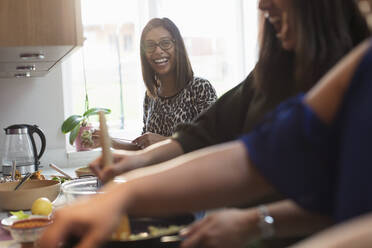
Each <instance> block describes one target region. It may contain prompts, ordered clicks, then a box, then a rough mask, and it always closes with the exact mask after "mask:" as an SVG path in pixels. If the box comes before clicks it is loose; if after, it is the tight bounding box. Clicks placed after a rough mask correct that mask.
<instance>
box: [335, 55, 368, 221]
mask: <svg viewBox="0 0 372 248" xmlns="http://www.w3.org/2000/svg"><path fill="white" fill-rule="evenodd" d="M337 122H338V123H339V124H338V127H337V128H338V129H339V135H338V138H339V142H338V143H339V146H338V150H339V151H338V154H339V155H338V161H339V163H338V171H337V173H338V183H337V188H336V189H335V195H336V197H335V198H336V199H335V203H334V206H335V219H336V220H337V221H344V220H346V219H349V218H352V217H355V216H358V215H361V214H364V213H367V212H371V211H372V48H370V49H369V51H368V52H367V54H366V55H365V56H364V58H363V59H362V61H361V63H360V65H359V66H358V68H357V70H356V73H355V75H354V77H353V80H352V83H351V85H350V88H349V89H348V92H347V94H346V96H345V99H344V102H343V106H342V108H341V111H340V114H339V116H338V119H337Z"/></svg>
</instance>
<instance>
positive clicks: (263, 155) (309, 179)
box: [241, 95, 333, 214]
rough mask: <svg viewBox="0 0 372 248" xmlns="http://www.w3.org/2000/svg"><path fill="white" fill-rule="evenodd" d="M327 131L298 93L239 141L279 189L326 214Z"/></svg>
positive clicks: (328, 183) (328, 184)
mask: <svg viewBox="0 0 372 248" xmlns="http://www.w3.org/2000/svg"><path fill="white" fill-rule="evenodd" d="M329 133H330V129H329V127H328V126H326V125H325V124H324V123H322V122H321V121H320V120H319V119H318V118H317V117H316V115H315V114H314V113H313V111H312V110H311V109H310V108H309V107H308V106H307V105H305V104H304V103H303V96H302V95H299V96H297V97H294V98H292V99H290V100H288V101H286V102H284V103H282V104H281V105H279V106H278V108H277V109H276V110H275V111H274V112H272V113H270V114H269V115H267V116H266V119H265V121H264V122H263V123H262V124H261V125H260V126H258V127H257V128H256V129H255V130H254V131H253V132H251V133H250V134H247V135H245V136H243V137H241V140H242V141H243V142H244V144H245V146H246V148H247V150H248V153H249V156H250V159H251V161H252V162H253V164H254V165H255V166H256V167H257V169H258V170H259V171H260V172H261V174H262V175H263V176H264V177H265V178H266V179H267V180H268V182H270V183H271V184H272V185H273V186H274V187H275V188H276V189H277V190H278V191H279V192H281V193H282V194H284V195H285V196H287V197H289V198H291V199H293V200H295V201H296V202H297V203H298V204H300V205H301V206H302V207H304V208H306V209H309V210H312V211H317V212H321V213H324V214H329V213H330V211H331V208H332V203H333V200H332V199H330V198H329V195H330V194H331V192H332V184H333V183H332V181H331V180H330V177H331V173H330V171H331V167H330V166H329V157H330V156H332V154H330V153H331V149H329V148H330V144H329Z"/></svg>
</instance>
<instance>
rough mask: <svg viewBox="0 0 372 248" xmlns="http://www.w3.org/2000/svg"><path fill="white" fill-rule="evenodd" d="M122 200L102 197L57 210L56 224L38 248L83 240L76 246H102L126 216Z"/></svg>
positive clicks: (42, 238)
mask: <svg viewBox="0 0 372 248" xmlns="http://www.w3.org/2000/svg"><path fill="white" fill-rule="evenodd" d="M120 198H121V197H117V194H99V195H97V196H95V197H93V198H89V199H83V200H80V201H79V202H77V203H75V204H73V205H69V206H67V207H64V208H62V209H59V210H57V211H56V212H55V214H54V216H53V224H52V225H50V227H48V228H47V229H46V230H45V232H44V233H43V235H42V236H41V238H40V240H39V241H38V242H37V243H38V247H41V248H54V247H61V244H63V243H66V242H69V241H70V242H71V238H74V239H78V240H79V244H77V246H76V247H79V248H94V247H98V246H99V244H101V243H102V242H104V241H105V240H106V239H108V238H109V237H110V236H111V234H112V233H113V231H114V230H115V227H116V226H117V225H118V224H119V220H120V219H121V218H120V216H121V215H122V211H121V209H122V205H121V204H120V203H121V199H120ZM74 247H75V246H74Z"/></svg>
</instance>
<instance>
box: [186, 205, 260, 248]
mask: <svg viewBox="0 0 372 248" xmlns="http://www.w3.org/2000/svg"><path fill="white" fill-rule="evenodd" d="M258 220H259V216H258V213H257V211H256V210H254V209H249V210H238V209H229V210H221V211H219V212H216V213H213V214H211V215H209V216H207V217H205V218H204V219H202V220H200V221H198V222H196V223H195V224H193V225H192V226H190V227H189V228H187V231H186V232H185V233H184V234H183V236H185V237H186V240H185V241H183V242H182V244H181V248H191V247H203V248H226V247H231V248H239V247H244V246H245V245H246V244H247V243H248V242H249V241H251V240H253V239H254V238H258V237H259V234H260V232H259V229H258V226H257V223H258Z"/></svg>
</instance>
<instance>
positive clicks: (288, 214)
mask: <svg viewBox="0 0 372 248" xmlns="http://www.w3.org/2000/svg"><path fill="white" fill-rule="evenodd" d="M267 207H268V211H269V213H270V215H271V216H273V218H274V220H275V224H274V225H275V235H276V236H278V237H296V236H304V235H308V234H312V233H314V232H317V231H319V230H321V229H324V228H326V227H328V226H330V225H332V224H333V222H332V220H331V219H330V218H329V217H327V216H322V215H319V214H316V213H311V212H308V211H306V210H304V209H303V208H301V207H299V206H298V205H297V204H296V203H295V202H293V201H291V200H284V201H279V202H275V203H272V204H270V205H267Z"/></svg>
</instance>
